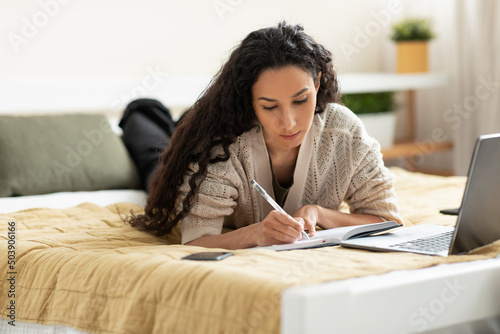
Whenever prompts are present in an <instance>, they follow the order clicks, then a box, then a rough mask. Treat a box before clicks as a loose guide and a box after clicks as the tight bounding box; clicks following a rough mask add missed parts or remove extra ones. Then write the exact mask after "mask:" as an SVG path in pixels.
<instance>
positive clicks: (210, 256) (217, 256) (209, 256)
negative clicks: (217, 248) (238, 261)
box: [181, 252, 233, 261]
mask: <svg viewBox="0 0 500 334" xmlns="http://www.w3.org/2000/svg"><path fill="white" fill-rule="evenodd" d="M231 255H233V252H200V253H193V254H190V255H187V256H184V257H183V258H182V259H181V260H195V261H220V260H222V259H225V258H226V257H228V256H231Z"/></svg>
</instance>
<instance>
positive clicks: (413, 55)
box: [396, 41, 429, 73]
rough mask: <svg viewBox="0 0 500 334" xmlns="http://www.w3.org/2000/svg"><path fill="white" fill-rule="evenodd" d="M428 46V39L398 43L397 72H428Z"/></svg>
mask: <svg viewBox="0 0 500 334" xmlns="http://www.w3.org/2000/svg"><path fill="white" fill-rule="evenodd" d="M427 46H428V42H427V41H410V42H398V43H396V47H397V69H396V71H397V73H418V72H427V71H428V69H429V65H428V62H429V61H428V53H427V52H428V51H427Z"/></svg>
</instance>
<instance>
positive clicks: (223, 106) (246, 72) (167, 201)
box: [129, 22, 340, 236]
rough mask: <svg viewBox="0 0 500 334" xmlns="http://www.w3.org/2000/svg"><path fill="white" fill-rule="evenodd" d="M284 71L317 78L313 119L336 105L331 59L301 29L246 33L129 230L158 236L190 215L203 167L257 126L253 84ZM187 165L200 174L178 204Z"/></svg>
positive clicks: (185, 123)
mask: <svg viewBox="0 0 500 334" xmlns="http://www.w3.org/2000/svg"><path fill="white" fill-rule="evenodd" d="M286 66H297V67H300V68H301V69H303V70H304V71H306V72H308V73H310V74H311V75H312V77H313V79H314V82H315V83H317V82H318V73H320V72H321V76H319V80H320V88H319V91H318V94H317V102H316V109H315V113H320V112H323V111H324V110H325V108H326V106H327V104H328V103H331V102H340V92H339V86H338V82H337V76H336V73H335V71H334V69H333V64H332V54H331V53H330V51H328V50H326V49H325V48H324V47H323V46H322V45H320V44H318V43H316V42H315V41H314V39H313V38H311V37H310V36H309V35H308V34H306V33H305V32H304V29H303V27H302V26H300V25H289V24H287V23H286V22H281V23H279V24H278V26H277V27H270V28H264V29H260V30H257V31H254V32H252V33H250V34H249V35H248V36H247V37H246V38H245V39H244V40H243V41H242V42H241V44H240V45H239V46H237V47H236V48H235V49H234V50H233V51H232V53H231V55H230V56H229V59H228V60H227V62H226V63H225V64H224V65H223V66H222V68H221V69H220V71H219V72H218V73H217V75H215V76H214V78H213V79H212V81H211V83H210V84H209V85H208V87H207V88H206V89H205V91H204V92H203V93H202V95H201V96H200V98H199V99H198V100H197V101H196V103H195V104H194V105H193V107H192V108H191V110H190V111H189V112H188V113H187V114H186V115H185V116H184V117H183V118H182V120H181V122H180V123H179V124H178V126H177V127H176V129H175V132H174V134H173V136H172V138H171V141H170V146H169V147H168V148H167V149H166V150H165V151H164V152H163V154H162V158H161V165H160V166H159V167H158V169H157V171H156V173H155V175H154V176H153V179H152V181H151V187H150V193H149V195H148V199H147V204H146V208H145V214H143V215H137V216H135V215H132V216H131V217H130V218H129V222H130V223H131V225H132V226H135V227H137V228H139V229H140V230H147V231H150V232H156V233H157V235H159V236H162V235H164V234H167V233H169V232H170V231H171V230H172V228H173V227H174V226H175V225H176V224H177V223H178V222H179V221H181V220H182V218H183V217H185V216H186V215H187V214H188V213H189V211H190V209H191V205H192V203H193V199H194V198H195V196H196V193H197V189H198V186H199V184H200V183H201V182H202V181H203V180H204V179H205V177H206V174H207V167H208V165H209V164H213V163H216V162H220V161H227V160H228V159H229V154H230V153H229V146H230V145H231V144H233V143H234V142H235V141H236V139H237V137H238V136H240V135H241V134H243V133H244V132H247V131H249V130H251V129H252V128H253V127H254V126H255V125H256V120H257V117H256V115H255V111H254V110H253V106H252V86H253V84H254V83H255V82H256V81H257V79H258V77H259V75H260V74H261V73H262V72H263V71H265V70H268V69H279V68H283V67H286ZM216 147H222V149H223V152H224V154H221V155H217V156H214V155H213V153H212V152H213V151H214V148H216ZM191 163H196V164H197V165H198V167H199V168H198V169H197V171H196V172H195V173H194V174H193V175H192V176H191V178H190V180H189V186H190V191H189V192H188V194H187V195H186V196H185V197H184V198H183V199H181V200H180V199H179V197H180V196H179V187H180V186H181V184H182V183H183V180H184V176H185V174H186V171H187V170H188V166H189V164H191Z"/></svg>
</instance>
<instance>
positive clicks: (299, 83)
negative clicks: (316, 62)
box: [252, 66, 321, 152]
mask: <svg viewBox="0 0 500 334" xmlns="http://www.w3.org/2000/svg"><path fill="white" fill-rule="evenodd" d="M319 75H321V73H319ZM319 82H320V80H319V77H318V83H317V84H315V83H314V79H313V77H312V75H311V74H310V73H309V72H306V71H304V70H302V69H301V68H300V67H297V66H287V67H283V68H280V69H270V70H266V71H264V72H262V73H261V74H260V75H259V77H258V78H257V81H256V82H255V84H254V85H253V87H252V104H253V108H254V110H255V114H256V115H257V118H258V119H259V121H260V123H261V124H262V126H263V128H264V139H265V141H266V145H267V148H268V150H269V151H272V152H280V151H283V152H286V151H289V150H290V149H294V148H298V147H299V146H300V145H301V144H302V142H303V141H304V138H305V137H306V134H307V132H308V131H309V129H310V128H311V124H312V121H313V118H314V110H315V108H316V96H317V94H318V89H319Z"/></svg>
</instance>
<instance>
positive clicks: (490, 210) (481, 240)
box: [450, 134, 500, 254]
mask: <svg viewBox="0 0 500 334" xmlns="http://www.w3.org/2000/svg"><path fill="white" fill-rule="evenodd" d="M498 239H500V134H493V135H484V136H480V137H479V138H478V140H477V143H476V147H475V149H474V153H473V155H472V159H471V164H470V167H469V173H468V178H467V185H466V187H465V191H464V196H463V198H462V205H461V206H460V211H459V214H458V218H457V224H456V228H455V234H454V239H453V241H452V243H453V247H452V250H451V252H450V253H451V254H460V253H465V252H468V251H470V250H472V249H474V248H477V247H481V246H484V245H486V244H489V243H491V242H494V241H496V240H498Z"/></svg>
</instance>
